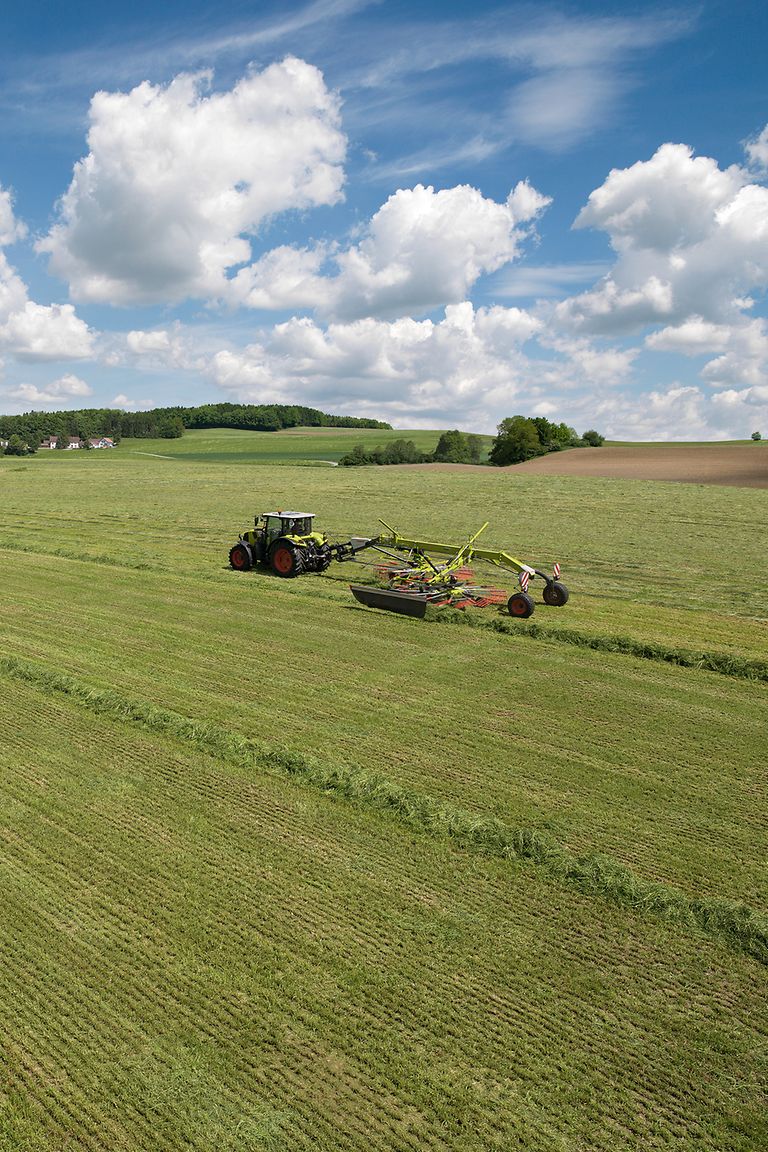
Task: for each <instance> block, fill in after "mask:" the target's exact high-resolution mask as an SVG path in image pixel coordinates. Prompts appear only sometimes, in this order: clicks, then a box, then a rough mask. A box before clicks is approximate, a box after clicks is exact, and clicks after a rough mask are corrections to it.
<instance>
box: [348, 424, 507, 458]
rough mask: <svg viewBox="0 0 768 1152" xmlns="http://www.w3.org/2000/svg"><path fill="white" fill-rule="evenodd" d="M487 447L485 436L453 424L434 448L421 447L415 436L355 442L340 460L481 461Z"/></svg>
mask: <svg viewBox="0 0 768 1152" xmlns="http://www.w3.org/2000/svg"><path fill="white" fill-rule="evenodd" d="M484 449H485V445H484V443H483V437H482V436H476V435H475V434H474V433H473V432H460V431H459V430H458V428H453V429H452V430H451V431H450V432H443V434H442V436H441V437H440V439H439V440H438V442H437V447H436V448H435V450H434V452H422V451H420V449H418V448H417V447H416V445H415V444H414V442H413V440H392V441H390V443H389V444H384V445H382V446H380V447H378V448H368V447H366V445H365V444H355V446H354V448H353V449H352V451H351V452H348V453H347V455H346V456H342V458H341V460H339V464H340V465H342V466H344V467H346V468H351V467H359V466H360V465H364V464H436V463H439V464H479V463H480V461H481V459H482V456H483V452H484Z"/></svg>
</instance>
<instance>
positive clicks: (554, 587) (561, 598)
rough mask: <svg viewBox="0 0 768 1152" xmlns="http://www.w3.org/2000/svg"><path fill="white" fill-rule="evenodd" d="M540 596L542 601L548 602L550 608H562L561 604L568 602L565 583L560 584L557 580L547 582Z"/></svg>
mask: <svg viewBox="0 0 768 1152" xmlns="http://www.w3.org/2000/svg"><path fill="white" fill-rule="evenodd" d="M541 598H542V600H543V601H544V603H545V604H549V606H550V607H551V608H562V606H563V604H567V603H568V589H567V588H566V586H565V584H560V583H559V582H558V581H557V580H553V581H552V583H551V584H547V586H546V588H545V589H544V591H543V592H542V594H541Z"/></svg>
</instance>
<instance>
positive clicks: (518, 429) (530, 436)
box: [339, 416, 605, 468]
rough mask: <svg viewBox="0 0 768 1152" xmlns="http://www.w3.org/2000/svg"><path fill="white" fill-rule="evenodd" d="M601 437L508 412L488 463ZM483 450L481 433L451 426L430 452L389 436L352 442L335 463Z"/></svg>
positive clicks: (442, 458) (456, 458)
mask: <svg viewBox="0 0 768 1152" xmlns="http://www.w3.org/2000/svg"><path fill="white" fill-rule="evenodd" d="M604 439H605V438H604V437H603V436H601V435H600V433H599V432H596V431H595V430H594V428H589V429H588V430H587V431H586V432H585V433H584V434H583V435H582V436H579V434H578V432H576V430H575V429H574V428H571V427H569V426H568V425H567V424H553V423H552V422H551V421H549V420H547V419H546V418H545V417H544V416H534V417H528V416H510V417H508V418H507V419H506V420H502V422H501V424H499V426H498V435H497V436H496V438H495V440H494V441H493V444H492V445H491V449H490V452H489V454H488V463H489V464H495V465H497V466H498V467H500V468H504V467H506V466H507V465H508V464H521V463H522V462H523V461H524V460H531V459H532V458H533V457H534V456H543V455H545V454H546V453H547V452H562V451H563V449H564V448H599V447H601V445H602V444H603V441H604ZM483 452H484V444H483V437H482V436H477V435H475V434H474V433H472V432H460V431H459V429H458V428H453V429H452V430H451V431H450V432H443V434H442V435H441V437H440V439H439V440H438V442H437V447H436V448H435V450H434V452H421V451H420V450H419V449H418V448H417V447H416V445H415V444H414V442H413V440H392V441H391V442H390V443H389V444H384V445H382V446H380V447H377V448H368V447H366V445H365V444H356V445H355V446H354V448H353V449H352V451H351V452H348V453H347V455H346V456H342V458H341V460H339V464H341V465H343V466H344V467H347V468H349V467H359V466H360V465H364V464H480V463H481V461H482V458H483Z"/></svg>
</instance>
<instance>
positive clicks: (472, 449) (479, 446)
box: [467, 432, 485, 464]
mask: <svg viewBox="0 0 768 1152" xmlns="http://www.w3.org/2000/svg"><path fill="white" fill-rule="evenodd" d="M467 448H468V449H469V462H470V464H479V463H480V461H481V459H482V456H483V451H484V450H485V444H484V443H483V438H482V436H478V435H477V433H476V432H468V433H467Z"/></svg>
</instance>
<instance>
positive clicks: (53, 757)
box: [0, 683, 768, 1152]
mask: <svg viewBox="0 0 768 1152" xmlns="http://www.w3.org/2000/svg"><path fill="white" fill-rule="evenodd" d="M33 724H36V725H37V726H38V729H40V728H42V727H43V726H44V728H45V730H46V731H48V732H51V733H53V732H56V733H58V734H59V739H58V742H57V743H56V745H53V744H45V743H44V744H43V745H42V746H40V745H39V744H38V746H37V750H36V753H35V755H34V759H33V758H32V756H31V753H32V749H33V744H32V743H31V742H30V740H29V738H28V736H27V735H25V732H26V731H28V730H29V729H30V728H31V727H32V725H33ZM0 875H1V876H2V883H1V884H0V893H1V896H0V899H2V905H3V918H2V928H1V929H0V941H1V947H2V959H3V965H2V975H1V977H0V1020H2V1024H3V1045H2V1048H1V1049H0V1051H1V1053H2V1055H0V1067H2V1069H3V1074H2V1079H1V1081H0V1085H1V1086H0V1142H4V1145H5V1146H6V1147H9V1148H10V1147H22V1148H26V1149H30V1150H32V1149H34V1150H37V1149H43V1148H51V1147H62V1148H63V1147H71V1148H90V1149H107V1148H108V1149H110V1152H112V1150H115V1149H121V1148H125V1149H148V1150H149V1149H152V1150H153V1152H158V1150H165V1149H176V1148H179V1149H180V1148H182V1147H186V1148H192V1149H200V1150H206V1152H207V1150H208V1149H210V1148H213V1147H215V1148H217V1149H223V1150H226V1149H232V1150H235V1149H237V1150H238V1152H249V1150H251V1149H262V1148H270V1147H273V1148H286V1149H310V1148H311V1149H320V1150H323V1149H327V1150H328V1152H331V1150H333V1152H336V1150H339V1149H343V1150H344V1152H354V1150H356V1149H366V1150H367V1149H382V1150H383V1149H385V1148H386V1149H390V1150H394V1149H397V1150H399V1149H404V1150H405V1149H409V1150H415V1149H427V1150H435V1152H442V1150H447V1149H457V1150H458V1149H461V1150H462V1152H464V1150H465V1149H466V1150H468V1152H481V1150H485V1149H490V1148H495V1147H498V1148H505V1149H506V1148H514V1147H520V1148H526V1149H529V1150H532V1152H536V1150H537V1149H542V1150H546V1152H550V1149H551V1148H552V1147H558V1146H561V1147H564V1148H565V1147H578V1148H582V1149H585V1150H589V1152H592V1150H594V1152H602V1150H604V1152H621V1150H624V1149H627V1150H629V1149H634V1148H637V1147H642V1148H644V1149H645V1148H647V1149H662V1148H668V1147H671V1146H674V1145H675V1144H677V1145H679V1146H686V1144H687V1145H688V1146H696V1147H697V1148H701V1149H702V1150H712V1152H714V1150H715V1149H717V1150H718V1152H732V1150H733V1152H746V1150H747V1149H749V1148H755V1147H759V1146H760V1145H761V1143H762V1142H763V1141H764V1140H765V1138H766V1136H767V1135H768V1132H767V1131H766V1127H765V1115H764V1111H763V1109H762V1101H761V1096H760V1088H759V1085H760V1082H761V1080H762V1078H763V1076H764V1074H765V1070H766V1060H765V1039H766V1033H767V1032H768V1018H766V1012H765V999H764V997H763V995H762V986H763V981H762V973H761V971H760V969H759V968H758V967H757V966H755V965H754V964H753V963H751V962H750V961H749V960H748V959H747V958H745V957H739V956H737V955H734V954H733V953H730V952H726V951H721V950H719V949H718V948H717V946H716V945H715V946H712V945H708V946H707V948H706V949H702V947H701V942H700V941H697V940H696V938H695V936H694V937H689V936H687V935H686V934H683V935H680V934H679V933H677V932H675V931H673V930H672V929H671V928H670V927H669V926H665V925H663V924H654V923H652V922H648V921H645V922H638V921H636V920H634V919H633V918H632V917H631V916H627V915H626V914H625V913H623V912H622V911H621V910H619V909H610V908H607V907H605V908H601V910H600V913H599V921H598V922H597V923H596V911H595V905H594V902H593V901H590V900H586V899H585V898H584V897H582V896H580V895H579V894H578V893H575V892H571V893H568V892H566V891H564V890H562V889H561V888H555V889H553V886H552V884H551V883H550V882H548V881H547V880H545V879H544V878H543V877H541V876H538V875H536V874H534V873H532V872H531V871H530V870H529V869H527V868H525V867H523V866H515V865H513V864H510V863H507V864H505V865H502V864H501V863H497V862H494V861H493V860H486V859H482V858H479V857H474V858H471V859H467V858H465V857H463V856H462V855H460V854H459V855H457V854H456V853H455V852H454V851H453V850H451V848H450V847H449V846H448V845H447V844H441V843H440V842H436V841H434V840H432V839H424V838H423V837H420V836H417V835H413V834H410V833H408V832H406V831H404V830H401V829H398V828H396V827H394V826H393V825H391V824H382V822H381V821H380V818H378V817H377V816H375V815H370V816H369V815H366V814H365V813H364V812H360V811H355V810H353V809H352V808H350V807H349V805H347V804H346V803H344V802H343V801H337V802H332V801H331V800H330V799H328V798H327V797H322V796H317V797H316V796H312V795H311V794H309V793H307V792H306V791H303V792H300V793H299V792H297V790H296V788H295V786H292V785H290V784H288V783H282V782H281V781H279V780H276V779H267V778H264V777H254V776H253V774H252V773H251V772H249V771H248V770H247V769H245V768H238V767H237V766H236V765H234V764H232V763H227V764H223V763H222V762H220V761H219V760H217V759H216V758H212V757H210V756H205V755H202V754H200V753H198V752H193V751H190V750H189V749H188V748H186V747H182V746H181V745H180V744H179V742H178V741H176V740H174V739H171V738H169V737H168V736H161V735H160V734H158V733H148V732H137V731H136V730H135V728H130V729H128V728H127V727H125V726H124V725H122V724H121V723H120V722H116V721H114V720H107V719H106V718H105V717H103V716H99V715H96V714H94V713H84V712H83V710H82V708H80V707H79V706H78V705H77V704H76V703H75V702H74V701H72V700H67V699H65V698H62V697H56V698H53V697H51V696H50V695H47V694H40V693H39V692H38V691H36V690H35V689H34V688H33V687H32V686H31V685H29V684H21V683H17V684H16V685H15V689H14V694H13V701H12V703H11V700H10V699H9V697H8V696H7V695H3V696H2V697H0ZM598 923H599V930H598V931H596V928H597V926H598ZM736 1066H738V1067H739V1069H740V1076H739V1080H738V1082H737V1083H735V1082H734V1078H733V1068H734V1067H736Z"/></svg>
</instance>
